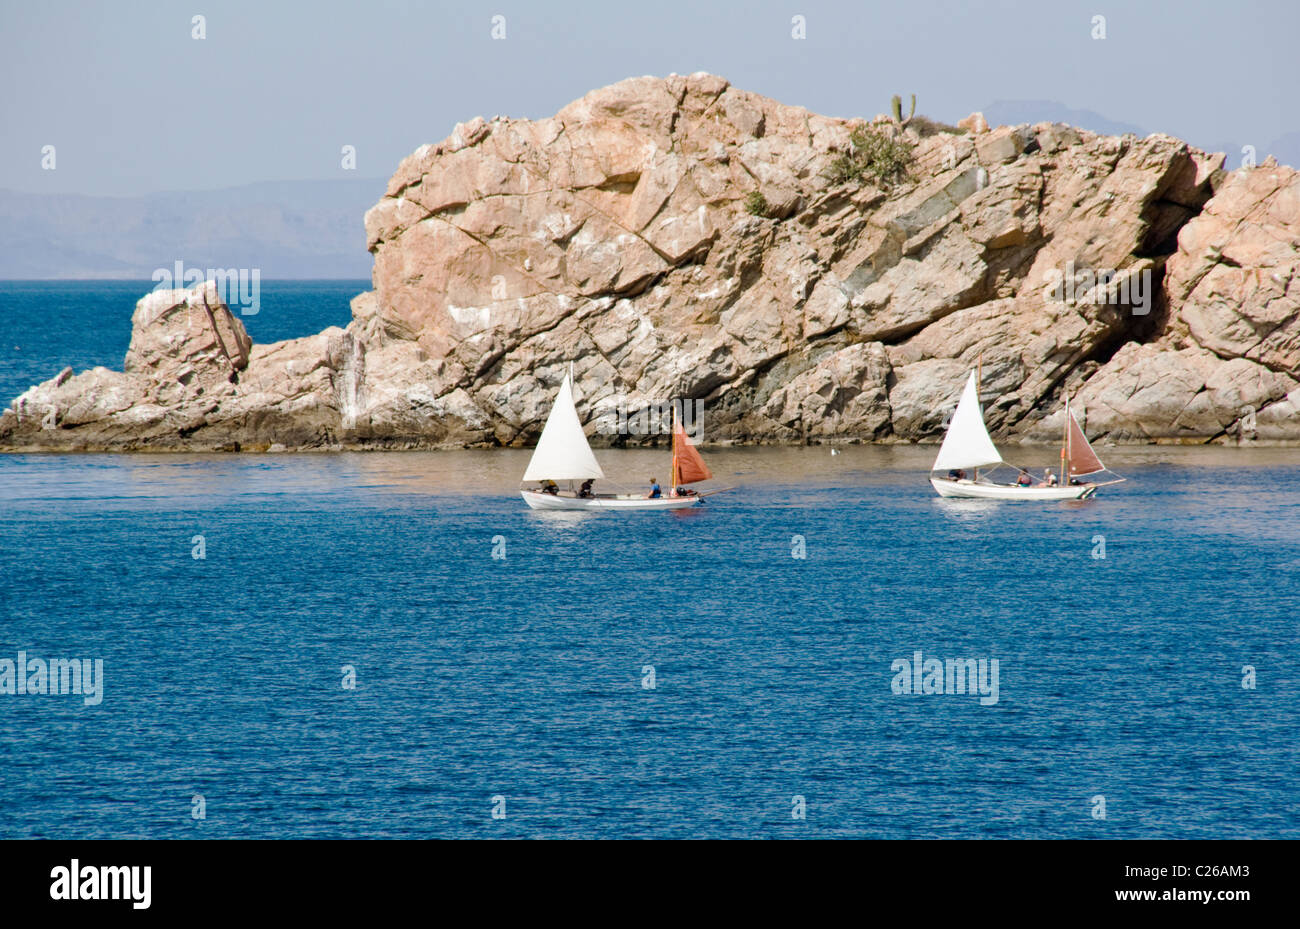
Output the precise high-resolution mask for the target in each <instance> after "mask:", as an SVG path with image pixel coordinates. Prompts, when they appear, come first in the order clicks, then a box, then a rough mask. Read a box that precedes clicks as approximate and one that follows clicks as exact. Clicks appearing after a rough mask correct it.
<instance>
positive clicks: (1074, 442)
mask: <svg viewBox="0 0 1300 929" xmlns="http://www.w3.org/2000/svg"><path fill="white" fill-rule="evenodd" d="M1065 415H1066V416H1068V417H1069V420H1070V421H1069V423H1068V427H1067V432H1066V434H1065V435H1066V439H1065V449H1066V456H1067V457H1068V458H1069V461H1070V473H1071V474H1072V475H1074V476H1076V477H1083V476H1084V475H1087V474H1096V473H1097V472H1098V471H1105V470H1106V466H1105V465H1104V464H1102V463H1101V459H1100V458H1098V457H1097V453H1096V452H1094V451H1093V450H1092V446H1091V445H1089V444H1088V437H1087V436H1086V435H1084V434H1083V430H1082V429H1080V428H1079V421H1078V420H1077V419H1075V418H1074V412H1073V411H1072V410H1070V409H1068V408H1067V409H1066V411H1065Z"/></svg>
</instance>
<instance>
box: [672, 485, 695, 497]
mask: <svg viewBox="0 0 1300 929" xmlns="http://www.w3.org/2000/svg"><path fill="white" fill-rule="evenodd" d="M673 496H674V497H694V496H695V491H693V490H691V489H690V488H689V487H678V488H677V490H675V491H674V492H673Z"/></svg>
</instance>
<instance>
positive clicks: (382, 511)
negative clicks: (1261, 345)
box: [0, 282, 1300, 838]
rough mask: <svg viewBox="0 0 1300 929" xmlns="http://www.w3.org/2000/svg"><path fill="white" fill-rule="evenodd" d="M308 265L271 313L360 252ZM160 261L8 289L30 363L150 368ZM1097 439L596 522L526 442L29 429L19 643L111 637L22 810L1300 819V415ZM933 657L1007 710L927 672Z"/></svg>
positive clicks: (6, 714) (202, 831)
mask: <svg viewBox="0 0 1300 929" xmlns="http://www.w3.org/2000/svg"><path fill="white" fill-rule="evenodd" d="M282 286H283V288H284V289H283V290H282V291H278V292H277V294H278V295H277V296H276V297H274V298H273V297H272V295H271V293H269V292H268V291H267V289H266V286H265V285H264V292H263V300H262V304H263V306H262V312H261V313H259V314H258V316H256V317H250V318H248V319H246V320H245V322H246V323H247V324H248V326H249V329H250V332H252V333H253V335H254V338H255V339H258V340H270V339H275V338H283V337H286V336H292V335H304V334H307V333H310V332H312V331H316V330H318V329H319V328H321V327H322V326H324V325H329V324H339V323H343V322H346V320H347V301H348V299H349V298H350V297H351V296H352V295H353V294H355V293H356V292H358V291H359V290H361V289H364V287H365V283H364V282H356V283H355V284H354V285H340V284H338V283H336V282H327V283H315V282H288V283H284V284H283V285H282ZM147 289H148V285H147V284H146V285H134V288H133V287H132V286H128V285H121V284H102V283H99V284H80V283H78V284H0V319H3V322H4V325H5V340H4V341H5V351H4V353H3V354H0V384H3V385H5V392H6V393H7V394H8V396H10V397H11V396H12V395H14V394H15V393H16V392H17V390H15V389H14V386H15V385H18V390H21V389H23V388H25V387H26V386H27V385H28V384H29V383H34V382H36V381H39V380H43V379H44V378H46V377H48V376H51V375H53V374H54V373H56V372H57V371H58V370H59V369H60V368H61V367H63V366H64V365H66V364H73V365H74V366H75V367H77V368H81V367H84V366H86V365H89V364H108V365H113V366H118V365H120V363H121V354H122V352H123V351H124V350H125V347H126V340H127V338H128V336H129V325H130V323H129V316H130V310H131V307H132V306H133V305H134V302H135V299H137V298H138V297H139V295H140V294H141V293H143V291H144V290H147ZM277 308H279V309H277ZM10 345H18V346H21V347H22V351H21V353H20V354H15V353H13V352H11V351H10V349H9V346H10ZM706 428H707V425H706ZM1100 451H1101V453H1102V456H1103V458H1105V459H1106V460H1107V463H1108V464H1110V465H1111V466H1112V467H1114V468H1115V470H1117V471H1119V472H1120V473H1122V474H1123V475H1125V476H1126V477H1127V478H1128V480H1127V482H1125V483H1123V484H1119V485H1116V486H1114V487H1108V488H1104V489H1103V491H1102V492H1101V493H1100V494H1099V495H1098V496H1097V498H1096V499H1095V500H1091V501H1087V502H1083V503H1061V504H1049V505H1026V504H1007V503H996V502H978V501H945V500H941V499H939V498H937V497H936V496H935V494H934V493H933V491H932V489H931V488H930V487H929V485H928V483H927V482H926V471H927V469H928V467H929V463H930V461H931V459H932V456H933V454H934V449H933V448H911V447H886V448H867V447H847V448H845V449H843V451H842V453H841V454H839V455H835V456H832V455H831V454H830V453H829V451H828V450H827V449H826V448H791V449H781V448H760V449H706V450H705V455H706V458H707V460H708V461H709V462H710V464H711V465H712V467H713V469H714V472H715V474H716V475H717V477H718V479H719V480H718V482H719V483H720V484H722V485H726V486H730V487H732V488H733V489H732V490H730V491H728V492H725V493H721V494H718V495H717V496H714V497H710V498H709V499H708V501H707V502H706V503H705V504H704V505H703V506H702V507H699V508H698V509H695V510H691V511H686V512H681V513H663V512H658V513H602V514H562V513H561V514H545V513H537V512H533V511H530V510H528V509H527V508H526V507H525V506H524V505H523V503H522V501H521V500H520V499H519V497H518V495H517V487H518V480H519V476H520V475H521V474H522V473H523V470H524V467H525V464H526V461H527V458H528V454H529V453H528V452H527V451H519V450H503V451H463V452H418V453H417V452H405V453H403V452H395V453H311V454H286V455H243V456H240V455H84V454H83V455H0V622H2V623H3V625H2V626H0V662H3V660H4V659H6V658H8V659H10V660H16V659H17V656H18V652H19V651H20V650H21V651H24V652H26V654H27V656H28V657H29V658H30V657H40V658H43V659H46V660H48V659H52V658H89V659H100V660H102V662H103V690H102V702H100V703H98V704H95V705H86V702H85V700H84V698H83V697H82V696H78V695H74V694H67V695H58V696H54V695H41V694H25V695H21V696H19V695H7V694H3V693H0V759H3V761H0V772H3V773H2V775H0V838H14V837H51V838H96V837H103V838H130V837H161V838H185V837H196V838H197V837H203V838H216V837H222V838H225V837H259V838H296V837H404V838H435V837H447V838H450V837H475V838H486V837H620V838H632V837H636V838H679V837H680V838H716V837H736V838H740V837H755V838H793V837H818V838H848V837H878V838H980V837H985V838H1138V837H1143V838H1280V837H1286V838H1298V837H1300V804H1298V803H1297V788H1296V778H1297V773H1300V764H1298V762H1300V757H1298V754H1300V753H1298V751H1297V744H1298V740H1297V732H1298V731H1300V699H1298V698H1297V693H1300V671H1297V655H1298V651H1297V645H1300V641H1298V636H1297V616H1298V615H1300V585H1298V584H1297V577H1298V576H1300V489H1297V488H1298V487H1300V483H1297V476H1298V475H1297V471H1298V468H1300V449H1271V450H1270V449H1263V450H1240V449H1198V448H1158V449H1157V448H1150V449H1148V448H1139V449H1131V448H1130V449H1105V448H1103V449H1101V450H1100ZM597 454H598V456H599V457H600V458H601V460H602V463H603V465H604V468H605V471H606V472H607V473H608V474H610V475H611V477H618V478H619V479H621V480H623V481H624V482H625V483H628V484H632V485H635V484H639V483H641V482H642V481H643V480H644V479H645V478H646V477H648V476H649V475H651V474H654V473H655V472H656V471H658V472H662V470H663V467H664V457H665V452H663V451H656V450H649V449H647V450H626V451H605V450H599V451H598V452H597ZM1012 457H1016V458H1018V459H1022V460H1023V463H1025V464H1030V465H1037V466H1045V465H1048V464H1051V463H1052V462H1051V457H1052V452H1051V450H1048V449H1037V450H1035V449H1017V450H1015V452H1014V454H1013V455H1012ZM198 556H202V557H198ZM918 651H919V652H921V653H922V655H923V657H924V658H938V659H940V660H947V659H964V658H971V659H976V660H979V659H984V660H985V661H986V662H991V661H992V660H993V659H996V660H997V661H998V694H997V701H996V703H991V704H988V705H986V702H987V701H985V702H982V701H981V700H980V698H979V696H978V695H971V694H949V693H939V694H936V693H930V694H906V693H904V694H900V693H895V692H894V691H895V687H894V683H895V680H896V678H897V677H898V674H897V672H896V671H895V670H894V669H895V667H896V666H897V664H896V663H897V662H898V661H900V660H906V661H908V662H911V661H912V660H913V658H914V655H915V653H916V652H918ZM986 666H987V667H991V665H986ZM2 667H3V665H2V664H0V668H2ZM349 684H351V685H352V686H350V687H349V686H347V685H349Z"/></svg>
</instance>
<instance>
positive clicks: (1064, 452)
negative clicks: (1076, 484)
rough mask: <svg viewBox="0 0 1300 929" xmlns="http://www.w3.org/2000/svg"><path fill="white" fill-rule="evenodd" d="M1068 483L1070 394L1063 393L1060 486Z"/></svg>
mask: <svg viewBox="0 0 1300 929" xmlns="http://www.w3.org/2000/svg"><path fill="white" fill-rule="evenodd" d="M1069 483H1070V395H1069V394H1066V395H1065V425H1064V426H1063V427H1062V431H1061V486H1062V487H1064V486H1065V485H1066V484H1069Z"/></svg>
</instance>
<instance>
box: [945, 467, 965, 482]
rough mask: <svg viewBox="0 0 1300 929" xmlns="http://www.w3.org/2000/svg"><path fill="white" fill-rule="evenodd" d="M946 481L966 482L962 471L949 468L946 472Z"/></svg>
mask: <svg viewBox="0 0 1300 929" xmlns="http://www.w3.org/2000/svg"><path fill="white" fill-rule="evenodd" d="M948 480H950V481H964V480H966V472H965V471H963V470H962V469H961V468H950V469H949V470H948Z"/></svg>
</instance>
